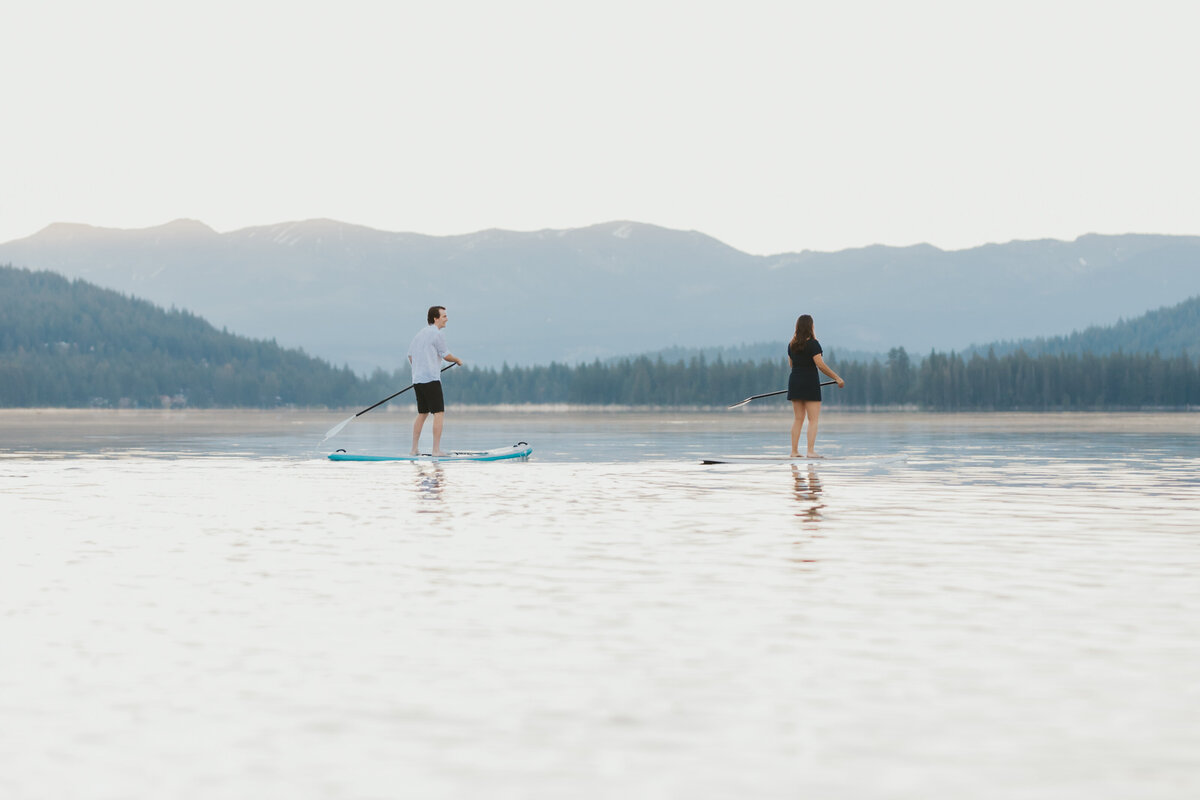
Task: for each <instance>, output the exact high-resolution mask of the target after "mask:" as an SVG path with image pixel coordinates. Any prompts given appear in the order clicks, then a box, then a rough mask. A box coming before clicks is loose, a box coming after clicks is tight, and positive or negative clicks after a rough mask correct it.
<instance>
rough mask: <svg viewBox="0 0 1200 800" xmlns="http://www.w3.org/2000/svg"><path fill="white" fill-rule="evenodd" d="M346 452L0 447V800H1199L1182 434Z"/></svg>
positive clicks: (52, 420) (676, 437) (744, 432)
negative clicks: (718, 459)
mask: <svg viewBox="0 0 1200 800" xmlns="http://www.w3.org/2000/svg"><path fill="white" fill-rule="evenodd" d="M344 416H345V414H338V413H336V412H329V413H314V412H292V413H274V412H261V413H247V412H170V413H168V412H85V411H73V412H68V411H45V412H34V411H0V512H2V519H3V520H4V521H3V523H2V524H3V534H2V535H0V641H2V642H3V648H4V656H3V658H0V720H2V722H0V797H3V798H18V799H23V798H48V799H50V798H53V799H54V800H60V799H67V798H171V799H172V800H174V799H175V798H205V800H208V799H209V798H255V799H256V800H259V799H261V798H289V799H294V798H483V797H486V798H556V800H558V799H561V798H688V799H691V798H833V799H835V800H844V799H847V798H850V799H852V798H913V799H914V800H917V799H918V798H919V799H920V800H927V799H928V798H936V797H940V798H1006V799H1007V798H1080V800H1085V799H1086V800H1095V799H1096V798H1114V799H1115V798H1120V799H1121V800H1128V799H1129V798H1139V800H1141V799H1144V798H1194V797H1197V796H1200V666H1198V665H1200V415H1197V414H1190V415H1185V414H1129V415H1082V414H1081V415H923V414H878V415H866V414H850V413H845V412H836V411H832V410H831V411H827V413H826V414H825V415H824V418H823V419H822V427H821V437H820V441H819V443H818V445H819V447H818V449H820V450H823V451H824V452H825V453H826V454H827V455H829V456H831V458H830V459H829V460H828V461H824V462H814V463H810V464H804V465H800V466H792V465H790V464H763V465H738V466H701V465H700V463H699V459H700V457H702V456H706V455H714V454H732V453H747V454H751V453H770V452H774V453H783V452H786V448H787V432H788V426H789V424H790V415H789V414H788V413H787V412H786V411H784V410H782V409H780V410H779V411H777V412H766V413H762V412H759V413H745V412H728V413H692V414H671V413H661V414H636V413H601V412H593V413H568V412H538V413H529V412H519V413H518V412H513V413H498V412H495V411H486V412H485V411H477V410H465V409H464V410H452V411H451V414H450V415H449V419H448V421H447V425H446V436H445V445H446V446H447V447H449V448H460V449H467V448H470V449H482V448H489V447H497V446H502V445H509V444H512V443H514V442H516V441H519V440H525V441H528V442H530V443H531V444H532V445H533V446H534V448H535V449H534V455H533V458H532V459H531V460H530V461H528V462H501V463H494V464H478V463H452V464H444V465H440V466H439V465H434V464H407V463H368V464H344V463H333V462H330V461H328V460H327V459H325V458H324V457H323V456H324V455H325V454H326V453H327V452H329V451H330V450H332V449H334V448H337V447H340V448H345V449H347V450H350V451H351V452H367V453H376V454H386V453H396V452H403V451H404V450H406V449H407V446H408V436H409V426H410V423H411V418H410V416H409V415H408V413H407V412H406V411H401V412H399V413H386V412H380V413H374V414H372V415H367V416H364V417H363V418H362V419H361V420H357V421H355V422H354V423H352V424H351V425H350V426H349V427H347V428H346V429H345V431H344V432H343V433H341V434H340V435H339V436H337V437H336V438H335V439H333V440H331V441H330V442H328V443H326V444H325V445H324V446H320V445H319V442H320V440H321V437H322V436H323V435H324V433H325V431H326V430H328V429H329V428H330V427H332V426H333V425H334V424H335V423H336V422H338V421H340V420H341V419H342V418H344ZM427 435H428V434H427Z"/></svg>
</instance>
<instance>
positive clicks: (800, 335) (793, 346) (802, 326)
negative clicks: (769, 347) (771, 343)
mask: <svg viewBox="0 0 1200 800" xmlns="http://www.w3.org/2000/svg"><path fill="white" fill-rule="evenodd" d="M814 338H816V337H814V336H813V318H812V317H811V316H809V315H808V314H801V315H800V316H799V317H798V318H797V319H796V335H795V336H793V337H792V340H791V341H790V342H788V352H789V353H790V352H792V351H793V350H795V351H796V352H798V353H799V352H803V351H804V346H805V345H807V344H808V343H809V342H811V341H812V340H813V339H814Z"/></svg>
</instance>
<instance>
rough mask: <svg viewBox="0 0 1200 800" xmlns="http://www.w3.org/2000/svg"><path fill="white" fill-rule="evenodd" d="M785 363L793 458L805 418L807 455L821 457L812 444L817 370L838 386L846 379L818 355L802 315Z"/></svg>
mask: <svg viewBox="0 0 1200 800" xmlns="http://www.w3.org/2000/svg"><path fill="white" fill-rule="evenodd" d="M787 351H788V363H789V364H791V366H792V375H791V377H790V378H788V393H787V397H788V400H791V401H792V413H793V414H794V415H795V419H794V420H793V421H792V454H791V457H792V458H799V457H800V453H799V452H798V448H799V445H800V430H801V428H803V427H804V419H805V417H807V418H808V454H807V456H808V458H820V457H821V456H819V455H817V454H816V451H814V450H813V447H814V446H815V445H816V443H817V419H818V418H819V417H820V416H821V376H820V375H819V374H818V373H817V370H820V371H821V372H824V373H825V374H826V375H828V376H829V377H831V378H833V379H834V380H835V381H837V385H838V387H839V388H840V387H842V386H845V385H846V382H845V381H844V380H842V379H841V378H839V377H838V375H837V373H836V372H834V371H833V370H832V369H830V368H829V367H828V366H827V365H826V364H825V360H824V359H823V358H821V343H820V342H818V341H817V338H816V335H815V334H814V333H813V318H812V317H810V316H809V315H808V314H801V315H800V318H799V319H797V320H796V335H795V336H793V337H792V341H790V342H789V343H788V348H787Z"/></svg>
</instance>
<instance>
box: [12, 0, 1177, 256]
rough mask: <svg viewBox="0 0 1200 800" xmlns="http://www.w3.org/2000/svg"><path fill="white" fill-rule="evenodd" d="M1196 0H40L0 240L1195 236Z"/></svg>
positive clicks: (17, 65) (853, 241) (782, 244)
mask: <svg viewBox="0 0 1200 800" xmlns="http://www.w3.org/2000/svg"><path fill="white" fill-rule="evenodd" d="M284 11H286V13H283V12H284ZM135 19H136V20H137V24H131V20H135ZM1196 22H1197V11H1196V10H1195V9H1194V8H1193V6H1192V5H1191V4H1187V3H1184V2H1167V1H1164V0H1159V1H1158V2H1154V1H1153V0H1152V1H1151V2H1147V3H1141V4H1138V5H1137V6H1136V7H1121V6H1116V7H1107V6H1097V5H1095V4H1091V3H1086V2H1083V0H1060V1H1059V2H1050V3H1046V2H1039V3H1032V2H1015V3H1014V2H1007V3H1004V4H974V5H972V6H970V7H964V6H947V5H945V4H943V3H939V2H936V0H919V1H918V2H915V3H908V4H904V5H902V6H897V5H895V4H889V3H883V2H847V3H842V4H836V5H833V6H829V5H828V4H816V3H809V2H799V3H790V2H787V3H785V2H750V3H745V4H740V5H738V6H737V7H736V8H734V7H728V8H724V7H720V8H715V9H714V8H702V7H694V8H687V9H686V10H681V8H680V7H679V6H677V5H675V4H672V3H668V2H664V1H663V0H643V1H639V2H637V3H633V2H630V0H614V2H609V3H605V4H602V5H601V4H569V5H563V4H555V3H549V2H540V1H538V0H518V2H516V3H512V4H506V5H504V6H502V7H501V6H494V5H493V4H486V3H481V2H466V3H456V4H446V5H441V6H438V5H432V6H431V5H417V4H384V3H379V2H350V3H346V4H342V5H340V6H338V7H337V8H321V9H316V8H312V9H305V8H298V7H294V6H283V5H281V4H278V3H275V2H269V0H248V2H238V3H232V2H228V0H216V2H214V3H212V4H210V5H209V6H206V11H205V13H204V14H203V15H196V14H192V13H188V12H187V11H186V10H185V9H184V8H182V7H178V6H171V5H162V4H154V3H148V2H143V1H141V0H114V2H113V3H110V4H106V5H104V6H95V5H94V4H89V3H84V2H82V0H59V1H57V2H56V1H55V0H50V1H49V2H46V3H40V4H34V5H32V6H29V7H28V8H25V9H23V10H22V19H21V32H22V35H21V36H20V37H13V41H11V42H8V43H7V44H6V47H5V48H4V50H3V51H2V52H0V67H3V68H5V71H6V73H7V74H10V75H19V76H21V78H20V79H19V80H14V81H10V82H9V85H8V86H7V87H6V89H7V91H6V97H5V101H6V103H5V110H6V112H7V115H6V118H7V119H8V120H10V125H9V126H8V127H7V129H6V144H7V146H6V147H5V148H4V150H3V151H0V153H2V157H0V182H2V183H3V185H4V186H5V187H6V192H5V193H4V196H3V197H0V241H11V240H13V239H18V238H23V237H26V236H29V235H32V234H33V233H35V232H37V231H38V230H41V229H42V228H44V227H45V226H46V225H49V224H51V223H54V222H58V221H67V222H79V223H83V224H91V225H96V226H100V227H119V228H145V227H150V226H154V225H158V224H161V223H162V221H164V220H171V219H176V218H190V219H199V220H204V221H205V222H206V223H207V224H209V225H211V226H212V227H213V228H214V229H215V230H218V231H231V230H238V229H242V228H246V227H251V226H259V225H266V224H272V222H273V221H278V220H305V219H315V218H329V219H338V220H349V221H352V222H354V223H356V224H361V225H366V226H369V227H372V228H376V229H379V230H387V231H413V232H422V233H425V234H427V235H432V236H446V235H459V234H464V233H468V232H474V231H481V230H490V229H502V230H512V231H535V230H542V229H554V230H561V229H569V228H579V227H585V226H588V225H592V224H596V223H599V222H604V221H609V220H637V221H642V222H645V223H647V224H654V225H660V226H663V227H666V228H671V229H676V230H698V231H703V232H705V233H706V234H708V235H710V236H713V237H715V238H717V239H719V240H720V241H722V242H724V243H726V244H728V245H730V246H731V247H734V248H737V249H738V250H741V251H743V252H746V253H749V254H756V255H765V254H775V253H786V252H802V251H805V250H810V251H818V252H836V251H838V250H843V249H847V248H860V247H868V246H871V245H875V244H882V245H889V246H908V245H914V244H920V243H928V244H930V245H933V246H935V247H938V248H940V249H943V250H961V249H966V248H970V247H975V246H979V245H983V244H987V243H1003V242H1010V241H1029V240H1040V239H1047V238H1050V239H1060V240H1067V241H1070V240H1073V239H1074V238H1076V237H1078V236H1080V235H1083V234H1086V233H1092V232H1094V233H1101V234H1120V233H1126V232H1131V231H1137V232H1150V233H1162V234H1170V235H1192V234H1195V233H1197V231H1196V228H1195V220H1196V219H1200V194H1197V193H1196V192H1195V190H1194V187H1195V186H1197V185H1200V161H1197V159H1195V158H1194V157H1193V153H1192V150H1193V144H1192V143H1193V142H1194V141H1196V139H1197V138H1200V118H1198V116H1197V115H1196V114H1194V113H1193V112H1192V109H1191V106H1190V105H1189V104H1188V103H1186V102H1181V101H1180V98H1181V97H1187V96H1189V92H1190V80H1191V76H1192V75H1195V74H1197V72H1200V52H1198V51H1197V50H1196V49H1195V48H1194V47H1192V46H1191V41H1190V36H1191V31H1193V30H1194V29H1195V23H1196ZM33 121H36V124H34V123H33Z"/></svg>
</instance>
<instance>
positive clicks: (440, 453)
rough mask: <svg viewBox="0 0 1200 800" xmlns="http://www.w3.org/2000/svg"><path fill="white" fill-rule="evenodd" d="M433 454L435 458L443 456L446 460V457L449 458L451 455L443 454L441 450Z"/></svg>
mask: <svg viewBox="0 0 1200 800" xmlns="http://www.w3.org/2000/svg"><path fill="white" fill-rule="evenodd" d="M433 454H434V455H435V456H442V457H443V458H444V457H445V456H448V455H450V454H449V453H443V452H442V451H441V450H436V451H434V453H433Z"/></svg>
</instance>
